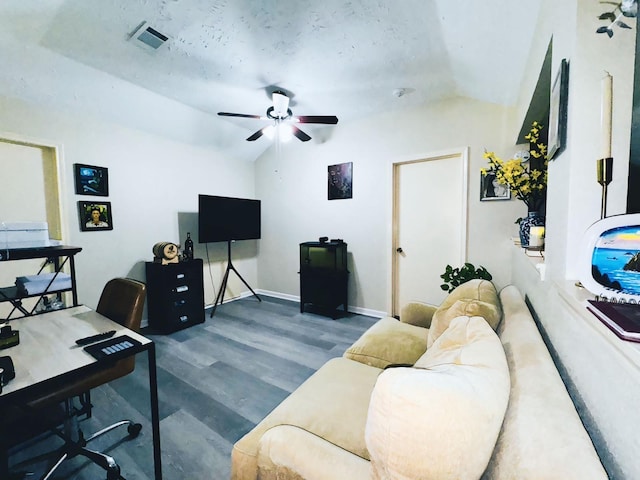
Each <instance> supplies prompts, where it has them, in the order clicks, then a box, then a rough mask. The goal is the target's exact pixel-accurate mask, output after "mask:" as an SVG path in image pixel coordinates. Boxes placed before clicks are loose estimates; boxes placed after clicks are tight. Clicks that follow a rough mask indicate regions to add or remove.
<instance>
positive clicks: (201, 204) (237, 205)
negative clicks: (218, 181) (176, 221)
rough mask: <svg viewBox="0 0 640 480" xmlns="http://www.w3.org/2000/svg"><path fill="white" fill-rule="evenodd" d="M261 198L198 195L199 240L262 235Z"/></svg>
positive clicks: (251, 237) (250, 238)
mask: <svg viewBox="0 0 640 480" xmlns="http://www.w3.org/2000/svg"><path fill="white" fill-rule="evenodd" d="M260 207H261V205H260V200H252V199H249V198H233V197H220V196H216V195H202V194H201V195H199V196H198V241H199V242H200V243H209V242H226V241H229V240H253V239H258V238H260V234H261V228H260V226H261V223H260Z"/></svg>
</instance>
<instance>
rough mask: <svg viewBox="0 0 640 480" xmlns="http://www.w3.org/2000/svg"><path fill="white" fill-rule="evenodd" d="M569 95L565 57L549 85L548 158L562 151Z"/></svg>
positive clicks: (567, 66)
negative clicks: (551, 83)
mask: <svg viewBox="0 0 640 480" xmlns="http://www.w3.org/2000/svg"><path fill="white" fill-rule="evenodd" d="M568 95H569V64H568V63H567V60H566V59H564V58H563V59H562V62H560V69H559V70H558V73H557V74H556V78H555V80H554V81H553V86H552V87H551V99H550V104H549V139H548V143H549V149H548V153H547V157H548V159H549V160H551V159H553V157H554V156H555V155H556V154H558V153H560V152H562V150H564V146H565V143H566V137H567V97H568Z"/></svg>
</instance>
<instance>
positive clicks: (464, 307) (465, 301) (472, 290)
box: [427, 279, 502, 348]
mask: <svg viewBox="0 0 640 480" xmlns="http://www.w3.org/2000/svg"><path fill="white" fill-rule="evenodd" d="M460 316H469V317H475V316H479V317H483V318H484V319H485V320H486V321H487V323H488V324H489V325H491V327H492V328H493V329H494V330H496V329H497V328H498V325H499V324H500V321H501V320H502V308H501V305H500V299H499V298H498V292H497V291H496V287H495V286H494V285H493V283H491V282H490V281H488V280H480V279H475V280H469V281H468V282H466V283H463V284H462V285H460V286H459V287H457V288H456V289H455V290H454V291H453V292H451V293H450V294H449V295H448V296H447V298H445V299H444V301H443V302H442V303H441V304H440V306H439V307H438V309H437V310H436V311H435V312H434V314H433V317H432V319H431V328H430V329H429V335H428V337H427V348H430V347H431V345H433V343H434V342H435V341H436V340H437V339H438V337H439V336H440V335H442V333H443V332H444V331H445V330H446V329H447V327H448V326H449V323H451V320H452V319H454V318H456V317H460Z"/></svg>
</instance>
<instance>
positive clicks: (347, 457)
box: [258, 425, 371, 480]
mask: <svg viewBox="0 0 640 480" xmlns="http://www.w3.org/2000/svg"><path fill="white" fill-rule="evenodd" d="M258 478H260V480H298V479H310V478H313V479H314V480H336V479H348V480H370V479H371V462H369V461H368V460H365V459H364V458H362V457H359V456H357V455H354V454H352V453H350V452H348V451H346V450H344V449H343V448H340V447H338V446H336V445H334V444H332V443H329V442H327V441H325V440H324V439H322V438H320V437H318V436H317V435H314V434H313V433H309V432H308V431H306V430H303V429H301V428H300V427H296V426H293V425H278V426H277V427H273V428H271V429H270V430H269V431H267V432H266V433H265V434H264V435H263V436H262V439H261V440H260V447H259V449H258Z"/></svg>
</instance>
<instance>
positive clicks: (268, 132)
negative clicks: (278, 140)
mask: <svg viewBox="0 0 640 480" xmlns="http://www.w3.org/2000/svg"><path fill="white" fill-rule="evenodd" d="M262 133H263V135H264V136H265V137H267V138H268V139H269V140H273V139H274V137H275V136H276V127H275V126H273V125H269V126H268V127H264V128H263V129H262Z"/></svg>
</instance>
